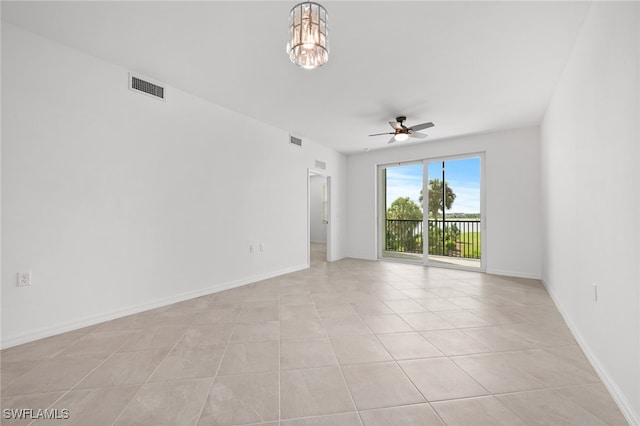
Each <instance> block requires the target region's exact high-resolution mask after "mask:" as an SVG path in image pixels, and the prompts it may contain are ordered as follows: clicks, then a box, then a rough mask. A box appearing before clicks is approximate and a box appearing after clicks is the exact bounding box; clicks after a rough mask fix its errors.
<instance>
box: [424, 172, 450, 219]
mask: <svg viewBox="0 0 640 426" xmlns="http://www.w3.org/2000/svg"><path fill="white" fill-rule="evenodd" d="M444 192H445V205H444V207H445V208H446V209H447V210H450V209H451V206H452V205H453V202H454V201H455V199H456V194H455V193H454V192H453V189H451V187H450V186H449V185H446V184H445V189H444ZM428 195H429V197H428V203H429V205H428V209H429V210H428V211H429V217H431V218H433V219H437V218H438V217H442V215H441V214H439V212H444V208H443V206H442V181H441V180H440V179H431V180H430V181H429V192H428ZM422 201H423V195H422V191H420V203H421V204H422Z"/></svg>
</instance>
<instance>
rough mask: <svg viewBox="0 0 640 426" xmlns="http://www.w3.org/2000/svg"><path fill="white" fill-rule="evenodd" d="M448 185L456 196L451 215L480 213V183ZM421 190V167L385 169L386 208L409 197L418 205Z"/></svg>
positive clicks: (454, 182) (466, 181) (450, 182)
mask: <svg viewBox="0 0 640 426" xmlns="http://www.w3.org/2000/svg"><path fill="white" fill-rule="evenodd" d="M447 183H448V185H449V186H450V187H451V188H452V189H453V192H454V193H455V194H456V199H455V201H454V202H453V205H452V206H451V212H452V213H479V212H480V182H479V181H473V180H455V179H454V180H448V181H447ZM421 189H422V167H421V166H419V165H415V166H402V167H395V168H388V169H387V208H388V207H389V206H390V205H391V203H393V201H395V200H396V199H398V198H400V197H409V198H410V199H411V200H413V201H414V202H415V203H416V204H420V202H419V197H420V190H421Z"/></svg>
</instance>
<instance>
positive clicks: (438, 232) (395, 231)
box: [385, 219, 482, 259]
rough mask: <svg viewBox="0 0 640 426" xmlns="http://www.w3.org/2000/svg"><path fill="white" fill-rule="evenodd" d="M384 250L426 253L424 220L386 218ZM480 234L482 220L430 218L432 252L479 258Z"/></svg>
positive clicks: (434, 253) (429, 228)
mask: <svg viewBox="0 0 640 426" xmlns="http://www.w3.org/2000/svg"><path fill="white" fill-rule="evenodd" d="M385 231H386V241H385V250H386V251H393V252H401V253H415V254H422V253H423V221H422V220H411V219H387V220H386V230H385ZM481 241H482V240H481V233H480V221H479V220H449V219H447V220H444V221H443V220H429V222H428V247H429V254H431V255H439V256H451V257H462V258H466V259H480V256H481V246H482V245H481Z"/></svg>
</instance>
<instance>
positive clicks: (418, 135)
mask: <svg viewBox="0 0 640 426" xmlns="http://www.w3.org/2000/svg"><path fill="white" fill-rule="evenodd" d="M409 136H411V137H412V138H418V139H424V138H426V137H427V136H429V135H427V134H426V133H420V132H411V133H410V134H409Z"/></svg>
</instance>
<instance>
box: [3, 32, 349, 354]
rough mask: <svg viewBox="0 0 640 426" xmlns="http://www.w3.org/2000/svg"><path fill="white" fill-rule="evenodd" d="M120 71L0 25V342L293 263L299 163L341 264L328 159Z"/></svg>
mask: <svg viewBox="0 0 640 426" xmlns="http://www.w3.org/2000/svg"><path fill="white" fill-rule="evenodd" d="M128 71H129V70H126V69H122V68H120V67H118V66H115V65H112V64H109V63H106V62H103V61H100V60H98V59H96V58H94V57H91V56H88V55H86V54H84V53H81V52H79V51H76V50H73V49H69V48H67V47H64V46H62V45H59V44H56V43H53V42H50V41H48V40H46V39H43V38H41V37H39V36H36V35H34V34H31V33H28V32H25V31H23V30H21V29H18V28H16V27H14V26H11V25H8V24H5V23H3V25H2V89H3V90H2V123H3V126H2V142H3V144H2V197H3V200H2V201H3V202H2V230H3V239H2V266H3V269H2V345H3V346H4V347H7V346H11V345H14V344H18V343H22V342H25V341H29V340H33V339H35V338H39V337H44V336H46V335H50V334H54V333H56V332H61V331H65V330H69V329H73V328H77V327H80V326H83V325H87V324H91V323H95V322H99V321H101V320H104V319H108V318H113V317H116V316H118V315H122V314H124V313H130V312H135V311H139V310H142V309H145V308H149V307H153V306H158V305H162V304H166V303H170V302H173V301H176V300H181V299H184V298H188V297H193V296H196V295H199V294H205V293H208V292H212V291H215V290H218V289H221V288H225V287H229V286H234V285H239V284H243V283H247V282H251V281H254V280H257V279H260V278H265V277H269V276H273V275H277V274H281V273H286V272H288V271H293V270H297V269H300V268H304V267H306V266H307V257H306V255H307V249H308V247H307V232H308V231H307V229H308V228H307V176H308V169H309V168H312V167H313V165H314V164H315V160H320V161H324V162H326V163H327V173H328V174H330V175H331V176H332V184H333V187H334V191H333V203H334V207H335V208H334V214H333V215H332V218H331V220H332V223H333V224H334V226H333V227H332V232H333V235H332V238H333V239H332V242H333V247H332V250H331V253H332V258H333V259H338V258H340V257H343V256H344V254H345V247H344V244H345V243H344V242H345V241H346V238H344V236H343V235H342V234H343V233H344V232H345V223H343V222H344V219H343V216H342V215H343V211H344V210H345V209H346V183H345V178H346V158H345V157H344V156H343V155H341V154H338V153H336V152H335V151H332V150H330V149H327V148H325V147H322V146H320V145H318V144H314V143H313V142H311V141H306V140H305V141H304V146H303V147H302V148H299V147H296V146H294V145H290V144H289V143H288V132H287V131H285V130H281V129H277V128H274V127H271V126H269V125H266V124H263V123H260V122H257V121H255V120H252V119H250V118H247V117H244V116H241V115H239V114H237V113H234V112H232V111H229V110H226V109H224V108H221V107H219V106H216V105H214V104H211V103H209V102H206V101H204V100H201V99H199V98H197V97H194V96H192V95H189V94H186V93H184V92H181V91H180V90H177V89H175V88H172V87H168V88H167V100H166V102H162V101H158V100H156V99H152V98H149V97H146V96H143V95H140V94H138V93H134V92H132V91H129V90H128V89H127V73H128ZM151 77H153V76H151ZM236 129H243V130H244V131H243V132H237V131H236ZM251 243H263V244H264V248H265V251H264V252H263V253H254V254H250V253H249V244H251ZM19 271H32V273H33V284H32V286H30V287H21V288H17V287H16V285H15V284H16V275H15V274H16V273H17V272H19Z"/></svg>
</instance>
